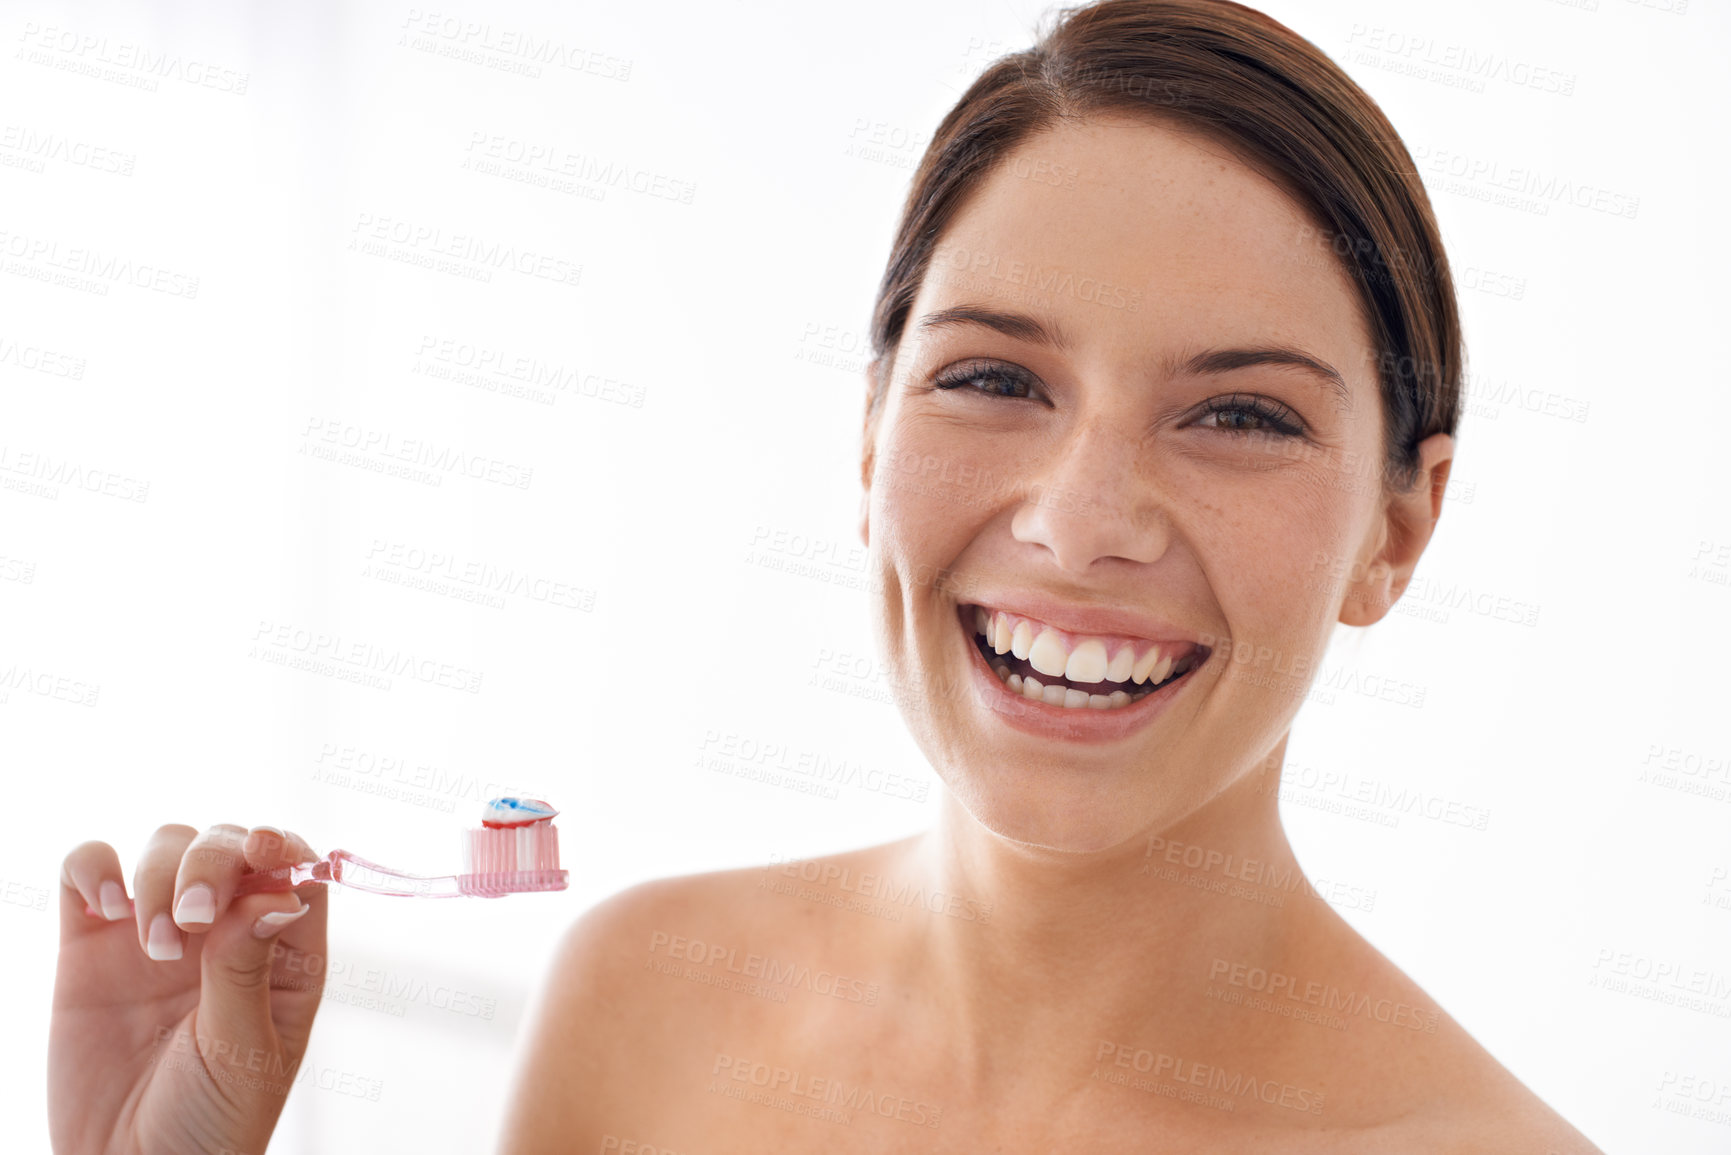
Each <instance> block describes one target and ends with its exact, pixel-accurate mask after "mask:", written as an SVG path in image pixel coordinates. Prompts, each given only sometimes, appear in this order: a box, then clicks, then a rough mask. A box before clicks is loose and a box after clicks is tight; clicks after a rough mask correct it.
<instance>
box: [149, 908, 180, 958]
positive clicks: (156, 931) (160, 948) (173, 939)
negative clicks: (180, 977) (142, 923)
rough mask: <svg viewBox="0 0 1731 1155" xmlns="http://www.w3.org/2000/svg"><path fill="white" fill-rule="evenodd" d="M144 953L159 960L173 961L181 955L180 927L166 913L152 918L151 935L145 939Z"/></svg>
mask: <svg viewBox="0 0 1731 1155" xmlns="http://www.w3.org/2000/svg"><path fill="white" fill-rule="evenodd" d="M144 953H145V954H147V955H149V956H150V957H151V958H153V959H155V960H156V961H157V962H173V961H174V960H175V959H177V958H179V957H180V928H179V927H177V926H175V925H174V920H173V919H171V918H169V917H168V915H166V914H159V915H157V916H156V917H155V918H153V919H151V920H150V937H149V938H148V939H147V940H145V944H144Z"/></svg>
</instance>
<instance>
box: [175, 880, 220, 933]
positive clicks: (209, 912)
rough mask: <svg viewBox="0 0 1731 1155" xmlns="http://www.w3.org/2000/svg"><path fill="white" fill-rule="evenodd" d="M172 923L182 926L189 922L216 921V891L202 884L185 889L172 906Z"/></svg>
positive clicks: (195, 884) (198, 883)
mask: <svg viewBox="0 0 1731 1155" xmlns="http://www.w3.org/2000/svg"><path fill="white" fill-rule="evenodd" d="M174 921H175V922H178V923H180V924H181V925H183V926H184V925H185V924H187V923H189V922H203V923H209V922H214V921H216V891H214V890H212V889H211V888H210V887H208V886H206V885H205V884H204V883H202V882H195V883H193V884H192V885H191V886H189V887H187V888H186V893H185V894H183V895H181V896H180V901H179V902H177V903H175V904H174Z"/></svg>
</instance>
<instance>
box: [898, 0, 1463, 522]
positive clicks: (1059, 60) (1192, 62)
mask: <svg viewBox="0 0 1731 1155" xmlns="http://www.w3.org/2000/svg"><path fill="white" fill-rule="evenodd" d="M1058 15H1059V16H1060V19H1059V20H1058V22H1057V23H1056V24H1055V26H1054V27H1052V28H1051V30H1050V31H1048V32H1046V33H1045V34H1044V35H1041V36H1040V37H1039V38H1038V40H1037V41H1036V43H1035V44H1034V46H1033V47H1032V48H1029V49H1027V50H1026V51H1023V52H1017V53H1014V54H1012V55H1009V56H1005V57H1002V58H1001V59H999V60H997V61H996V62H994V63H993V64H992V65H991V67H989V68H988V69H986V71H985V72H984V73H983V74H982V75H981V76H980V77H979V79H977V80H975V81H974V83H973V84H972V85H971V86H970V87H969V88H968V90H967V92H965V93H964V94H963V95H962V98H961V99H960V100H959V101H958V102H957V103H956V106H955V107H954V108H952V109H951V110H950V111H949V114H948V115H946V116H945V117H944V119H943V122H942V123H941V124H939V126H938V128H937V131H936V132H935V133H934V134H933V136H932V141H931V143H930V144H929V145H928V146H927V147H926V151H925V155H924V156H923V157H921V159H920V166H919V168H918V169H917V170H916V171H915V173H914V177H913V184H912V187H911V188H910V190H909V192H908V198H907V201H906V203H905V205H904V206H903V208H902V216H901V223H900V225H899V226H898V227H897V230H896V235H895V241H894V244H893V246H892V248H891V251H890V260H889V265H888V267H887V268H886V269H885V270H884V276H883V280H882V281H881V282H880V284H879V286H878V295H877V302H876V305H875V306H874V308H873V310H872V321H871V340H872V361H871V363H870V366H869V368H868V373H867V376H868V392H867V395H866V436H867V438H868V442H867V443H868V445H869V439H870V437H871V434H872V431H873V427H874V425H875V423H876V419H877V416H878V413H879V412H880V410H881V408H882V405H883V400H884V397H885V395H886V393H887V392H888V388H887V387H888V378H889V374H890V371H891V367H892V365H893V363H894V360H895V352H896V349H897V347H898V346H899V344H900V341H901V337H902V331H903V329H904V327H905V326H906V325H907V321H908V310H909V309H910V308H911V307H912V305H913V301H914V297H915V295H916V294H917V293H918V291H919V287H920V282H921V281H922V280H923V279H924V277H925V274H926V270H927V268H928V266H929V265H930V263H931V260H932V255H933V252H934V250H935V248H936V247H937V244H938V241H939V239H940V237H941V236H942V234H943V232H944V229H945V228H946V227H947V226H948V225H949V223H950V222H951V221H952V220H953V219H954V218H955V216H956V214H957V213H958V212H959V211H960V209H961V206H962V204H963V202H964V201H965V199H966V197H967V195H968V193H969V192H970V191H971V190H972V189H973V188H974V187H975V185H976V183H977V182H979V181H980V180H982V179H983V178H984V177H985V176H987V175H988V174H989V173H990V172H991V170H992V169H993V168H994V167H995V166H996V165H997V164H999V163H1000V162H1001V161H1003V160H1004V159H1006V158H1007V157H1008V155H1009V154H1010V152H1012V151H1013V150H1014V149H1015V148H1016V147H1017V145H1018V144H1020V143H1021V142H1022V141H1024V140H1026V139H1028V138H1029V137H1031V136H1033V135H1034V134H1035V133H1038V132H1040V131H1042V130H1045V129H1047V128H1050V127H1053V126H1054V125H1055V124H1056V123H1057V122H1058V121H1060V120H1062V119H1065V118H1074V119H1079V118H1083V117H1086V116H1088V115H1089V114H1102V113H1115V112H1128V113H1135V114H1141V115H1145V116H1153V117H1156V118H1162V119H1165V120H1167V121H1170V122H1174V123H1175V124H1176V125H1178V126H1179V127H1188V128H1192V129H1195V130H1197V131H1200V132H1201V133H1204V134H1206V135H1207V136H1209V137H1210V138H1212V139H1215V140H1217V141H1219V142H1221V143H1223V144H1225V145H1227V146H1228V147H1230V148H1232V149H1233V150H1234V152H1235V153H1237V154H1238V155H1240V156H1241V157H1242V158H1243V159H1244V160H1245V161H1246V162H1247V163H1249V164H1251V165H1252V166H1253V167H1255V168H1257V169H1258V170H1259V171H1261V172H1263V173H1265V174H1266V175H1268V176H1269V177H1270V178H1272V179H1274V180H1275V181H1276V182H1277V183H1278V184H1280V185H1281V186H1282V187H1283V188H1284V189H1285V190H1286V192H1287V193H1288V195H1290V196H1292V197H1294V198H1295V199H1296V200H1297V201H1298V203H1299V204H1301V205H1302V206H1303V207H1304V208H1305V209H1306V210H1307V211H1308V212H1309V213H1310V214H1311V216H1312V217H1314V218H1315V220H1316V222H1317V223H1318V225H1319V226H1320V229H1319V233H1318V237H1319V243H1320V244H1321V245H1323V246H1325V247H1326V248H1327V249H1328V251H1329V252H1330V253H1332V254H1333V256H1332V257H1331V258H1328V259H1338V260H1339V261H1340V262H1341V264H1342V266H1343V267H1344V268H1345V269H1346V272H1347V274H1348V276H1349V277H1350V278H1351V279H1352V281H1353V282H1354V284H1355V285H1356V286H1357V287H1358V290H1359V295H1360V300H1361V302H1362V304H1363V306H1364V310H1365V314H1366V319H1367V320H1368V322H1369V325H1370V332H1371V336H1372V339H1373V341H1374V342H1375V344H1376V348H1375V350H1374V352H1375V356H1376V368H1377V374H1378V379H1379V381H1380V383H1381V389H1382V401H1383V414H1384V422H1383V432H1384V443H1385V446H1386V449H1387V453H1386V465H1385V470H1386V478H1387V480H1389V481H1390V482H1391V483H1393V484H1395V485H1397V486H1399V487H1401V488H1405V487H1407V486H1408V485H1409V484H1410V483H1411V480H1412V478H1413V475H1414V471H1415V468H1416V465H1417V454H1416V452H1415V450H1416V446H1417V445H1418V443H1419V442H1420V441H1422V440H1423V439H1424V438H1425V437H1428V436H1429V435H1431V434H1432V433H1437V432H1446V433H1450V434H1452V433H1454V432H1455V429H1456V427H1457V425H1458V423H1459V420H1460V379H1461V369H1462V360H1463V357H1464V350H1463V348H1462V343H1461V333H1460V319H1459V315H1458V313H1457V309H1456V304H1455V293H1454V283H1453V281H1452V279H1451V278H1450V276H1449V271H1448V265H1447V263H1446V260H1445V258H1444V254H1443V248H1442V238H1441V236H1440V235H1439V233H1438V231H1437V225H1436V219H1435V217H1434V216H1433V215H1432V213H1431V208H1430V201H1429V200H1428V199H1427V198H1426V196H1425V191H1424V186H1423V184H1421V183H1420V181H1419V178H1418V174H1417V171H1416V167H1415V166H1414V164H1413V162H1412V157H1411V155H1410V154H1409V153H1408V152H1407V150H1406V147H1405V146H1404V145H1403V144H1402V143H1401V141H1400V138H1399V137H1398V136H1397V135H1396V134H1395V131H1394V128H1393V127H1392V126H1391V125H1390V124H1389V122H1388V119H1387V118H1386V117H1385V116H1383V114H1382V110H1381V109H1380V108H1378V107H1377V106H1376V103H1375V102H1374V101H1373V100H1371V98H1370V97H1369V96H1368V95H1366V94H1365V92H1364V91H1363V90H1362V89H1361V88H1359V87H1358V85H1356V84H1354V83H1353V81H1352V80H1351V79H1350V78H1349V77H1348V76H1347V75H1346V73H1344V72H1342V71H1341V70H1340V68H1339V67H1338V66H1337V65H1336V64H1335V63H1334V62H1333V61H1332V60H1330V59H1329V58H1328V57H1327V56H1326V55H1324V54H1323V52H1322V50H1321V49H1319V48H1317V47H1316V46H1315V45H1314V44H1312V43H1311V42H1310V41H1308V40H1306V39H1304V38H1303V37H1301V36H1299V35H1298V34H1297V33H1296V32H1293V31H1292V30H1291V29H1289V28H1287V27H1286V26H1285V25H1283V24H1280V23H1278V22H1276V21H1275V20H1272V19H1270V18H1269V17H1267V16H1265V15H1263V14H1262V13H1260V12H1257V11H1255V10H1253V9H1250V8H1246V7H1244V6H1242V5H1240V4H1235V3H1230V2H1228V0H1100V2H1097V3H1093V4H1087V5H1082V6H1077V7H1070V8H1065V9H1062V10H1061V11H1060V12H1059V14H1058Z"/></svg>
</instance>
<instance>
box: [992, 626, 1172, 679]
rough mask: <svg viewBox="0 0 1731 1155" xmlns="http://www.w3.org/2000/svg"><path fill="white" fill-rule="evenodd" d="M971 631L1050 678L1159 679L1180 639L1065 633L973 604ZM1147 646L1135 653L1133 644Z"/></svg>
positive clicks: (1169, 665)
mask: <svg viewBox="0 0 1731 1155" xmlns="http://www.w3.org/2000/svg"><path fill="white" fill-rule="evenodd" d="M974 632H975V633H978V634H984V635H985V636H986V644H987V645H988V646H990V647H991V648H992V650H993V651H994V652H995V653H999V654H1002V653H1005V652H1006V651H1007V652H1009V653H1013V654H1015V655H1016V657H1018V658H1025V659H1027V662H1028V664H1029V665H1030V666H1033V667H1034V669H1036V670H1038V671H1040V673H1042V674H1046V675H1048V676H1050V677H1054V678H1058V677H1061V678H1065V679H1067V680H1069V681H1072V682H1133V683H1135V684H1136V685H1138V686H1140V685H1142V684H1143V683H1145V682H1147V683H1152V684H1156V685H1157V684H1159V683H1160V682H1163V681H1165V680H1166V678H1167V677H1168V676H1169V675H1170V674H1171V673H1172V664H1173V662H1174V661H1175V660H1176V659H1177V658H1178V657H1179V656H1181V655H1180V649H1181V647H1182V646H1183V645H1184V643H1170V642H1167V643H1161V642H1138V641H1135V640H1133V639H1126V638H1102V637H1094V636H1091V635H1087V634H1068V633H1065V632H1064V631H1062V630H1058V629H1054V628H1052V627H1051V626H1048V625H1045V624H1044V623H1042V622H1038V621H1035V620H1034V619H1033V618H1025V617H1022V616H1021V615H1019V614H1011V613H1006V612H1004V611H1003V610H987V609H986V608H985V607H984V606H975V607H974ZM1143 646H1146V647H1147V648H1146V649H1144V650H1142V651H1141V653H1140V656H1138V652H1137V651H1138V649H1139V648H1140V647H1143Z"/></svg>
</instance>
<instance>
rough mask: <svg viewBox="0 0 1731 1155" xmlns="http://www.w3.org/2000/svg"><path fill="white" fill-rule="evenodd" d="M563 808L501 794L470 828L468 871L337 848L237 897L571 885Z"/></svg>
mask: <svg viewBox="0 0 1731 1155" xmlns="http://www.w3.org/2000/svg"><path fill="white" fill-rule="evenodd" d="M558 813H559V812H558V811H557V810H555V809H553V808H552V807H551V806H549V805H547V803H545V802H542V801H541V800H540V799H538V798H494V799H493V800H491V801H490V802H488V803H487V807H486V809H485V811H483V813H482V816H481V828H480V829H479V830H465V831H464V832H463V872H462V873H461V874H445V875H438V876H434V877H424V876H422V875H417V874H405V873H403V872H402V871H400V870H392V869H391V868H390V867H388V866H380V865H379V864H378V863H376V862H368V861H367V860H366V859H364V858H362V857H360V856H359V855H357V854H351V853H350V852H348V851H347V850H333V851H331V852H330V853H329V854H327V855H325V856H324V857H323V858H320V859H317V860H315V861H313V862H301V863H297V864H296V865H294V866H284V867H280V868H278V869H276V870H260V871H254V872H252V873H250V874H243V875H241V877H240V882H239V883H238V884H237V885H236V886H235V889H234V892H235V894H236V895H242V894H252V893H254V892H255V891H260V890H292V889H294V888H295V887H297V886H299V885H301V884H302V883H304V882H336V883H341V884H342V885H344V886H350V887H354V888H355V889H356V890H365V891H370V892H372V893H373V894H394V895H398V896H401V897H403V898H460V897H462V896H463V895H474V896H477V897H482V898H497V897H499V896H500V895H505V894H519V893H522V892H525V891H536V890H564V889H565V888H566V885H567V883H568V881H569V878H570V875H569V873H568V872H567V871H563V870H560V869H559V831H558V829H557V828H555V827H554V825H553V816H554V815H555V814H558Z"/></svg>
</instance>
